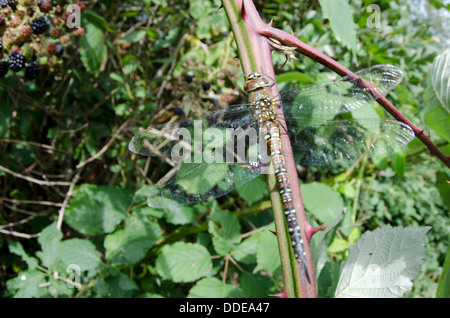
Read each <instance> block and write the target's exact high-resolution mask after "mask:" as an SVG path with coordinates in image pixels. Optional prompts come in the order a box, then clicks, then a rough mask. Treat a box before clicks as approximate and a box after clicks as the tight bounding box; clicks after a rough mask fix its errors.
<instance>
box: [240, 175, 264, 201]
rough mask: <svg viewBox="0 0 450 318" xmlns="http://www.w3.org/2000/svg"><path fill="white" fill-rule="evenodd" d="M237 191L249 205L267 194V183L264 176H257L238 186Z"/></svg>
mask: <svg viewBox="0 0 450 318" xmlns="http://www.w3.org/2000/svg"><path fill="white" fill-rule="evenodd" d="M237 191H238V193H239V195H240V196H241V197H242V198H244V199H245V202H246V203H247V204H248V205H252V204H253V203H255V202H258V201H259V200H261V199H262V198H264V196H265V195H266V194H267V192H268V190H267V183H266V181H265V180H264V178H262V177H260V178H256V179H254V180H252V181H250V182H247V183H245V184H244V185H243V186H240V187H239V188H237Z"/></svg>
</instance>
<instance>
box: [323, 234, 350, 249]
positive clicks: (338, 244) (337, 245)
mask: <svg viewBox="0 0 450 318" xmlns="http://www.w3.org/2000/svg"><path fill="white" fill-rule="evenodd" d="M348 247H349V244H348V242H347V240H344V239H342V238H338V237H335V238H334V240H333V242H331V244H330V246H328V247H327V252H328V253H339V252H343V251H345V250H346V249H348Z"/></svg>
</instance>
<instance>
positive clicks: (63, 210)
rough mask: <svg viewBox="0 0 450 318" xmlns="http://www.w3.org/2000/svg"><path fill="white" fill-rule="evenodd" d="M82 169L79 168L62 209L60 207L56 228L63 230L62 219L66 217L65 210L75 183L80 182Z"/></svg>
mask: <svg viewBox="0 0 450 318" xmlns="http://www.w3.org/2000/svg"><path fill="white" fill-rule="evenodd" d="M82 170H83V169H80V170H78V172H77V174H76V175H75V177H73V179H72V182H71V185H70V187H69V190H68V191H67V194H66V197H65V198H64V201H63V203H62V206H61V209H59V212H58V221H57V223H56V228H57V229H58V230H61V225H62V221H63V219H64V212H65V211H66V207H67V204H68V202H69V199H70V197H71V196H72V191H73V188H74V186H75V184H76V183H77V182H78V179H79V178H80V174H81V171H82Z"/></svg>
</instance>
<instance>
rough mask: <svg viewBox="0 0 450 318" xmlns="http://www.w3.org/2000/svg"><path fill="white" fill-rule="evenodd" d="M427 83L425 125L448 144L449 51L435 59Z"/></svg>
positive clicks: (449, 128)
mask: <svg viewBox="0 0 450 318" xmlns="http://www.w3.org/2000/svg"><path fill="white" fill-rule="evenodd" d="M427 82H428V87H429V89H427V90H426V91H425V97H424V102H425V106H426V108H427V111H428V112H427V114H426V115H425V123H426V124H427V125H428V126H430V128H432V129H433V130H434V131H435V132H436V133H438V134H439V136H441V137H442V138H444V139H445V140H447V141H448V142H450V49H447V50H445V52H444V53H442V54H440V55H438V56H437V57H436V58H435V60H434V62H433V65H432V66H431V69H430V72H429V74H428V78H427Z"/></svg>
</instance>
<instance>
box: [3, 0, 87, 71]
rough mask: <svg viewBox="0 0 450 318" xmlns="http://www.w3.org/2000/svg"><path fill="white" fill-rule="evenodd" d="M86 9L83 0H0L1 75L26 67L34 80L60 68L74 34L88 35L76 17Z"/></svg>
mask: <svg viewBox="0 0 450 318" xmlns="http://www.w3.org/2000/svg"><path fill="white" fill-rule="evenodd" d="M69 5H75V6H70V7H69ZM73 8H75V9H77V10H78V11H77V10H73ZM85 9H86V5H85V4H84V3H83V2H81V1H66V0H56V1H55V0H53V1H50V0H0V78H2V77H5V76H6V74H7V73H8V71H9V70H11V71H13V72H19V71H21V70H22V69H25V72H24V76H25V78H26V79H28V80H32V79H36V78H37V77H38V76H39V75H40V74H41V72H42V71H43V70H45V69H49V70H55V69H57V68H58V67H59V66H60V65H61V63H62V58H63V55H64V51H65V47H66V46H67V45H68V44H69V43H70V38H71V37H72V36H82V35H84V29H83V28H82V27H76V25H77V24H76V23H74V21H76V20H77V19H78V21H79V18H80V17H79V16H76V13H77V12H82V11H84V10H85Z"/></svg>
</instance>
